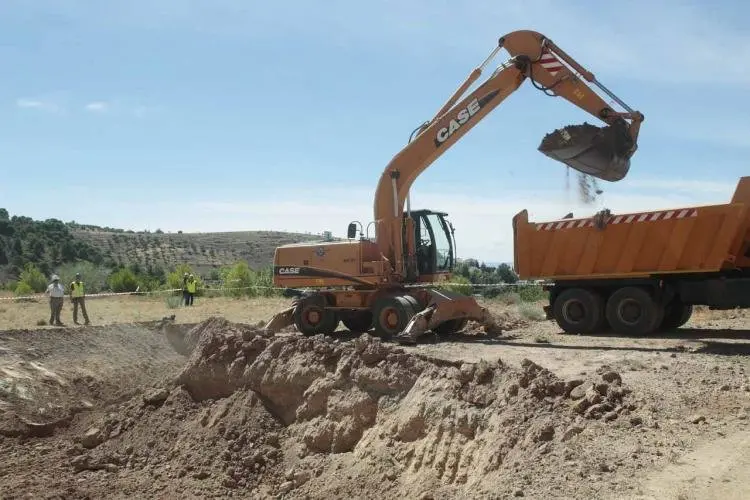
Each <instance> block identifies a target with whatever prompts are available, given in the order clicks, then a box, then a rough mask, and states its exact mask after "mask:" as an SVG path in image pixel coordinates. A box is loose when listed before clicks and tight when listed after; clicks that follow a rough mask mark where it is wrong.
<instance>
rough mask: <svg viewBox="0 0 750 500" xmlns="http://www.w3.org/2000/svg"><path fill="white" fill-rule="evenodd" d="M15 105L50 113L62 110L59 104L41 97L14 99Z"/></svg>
mask: <svg viewBox="0 0 750 500" xmlns="http://www.w3.org/2000/svg"><path fill="white" fill-rule="evenodd" d="M16 106H17V107H19V108H25V109H36V110H40V111H47V112H50V113H56V112H59V111H61V110H62V108H61V107H60V106H58V105H57V104H55V103H54V102H51V101H46V100H41V99H27V98H21V99H17V100H16Z"/></svg>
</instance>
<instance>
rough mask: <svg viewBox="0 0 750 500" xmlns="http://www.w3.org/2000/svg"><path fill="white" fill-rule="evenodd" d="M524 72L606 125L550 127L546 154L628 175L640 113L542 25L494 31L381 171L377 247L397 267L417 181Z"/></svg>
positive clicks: (590, 169)
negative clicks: (468, 69) (497, 60)
mask: <svg viewBox="0 0 750 500" xmlns="http://www.w3.org/2000/svg"><path fill="white" fill-rule="evenodd" d="M500 49H506V50H507V51H508V53H509V54H510V55H511V59H510V60H509V61H507V62H505V63H504V64H502V65H501V66H500V67H499V68H497V70H495V71H494V72H493V74H492V75H491V76H490V77H489V78H488V79H487V80H485V81H484V82H483V83H482V84H480V85H479V86H478V87H477V88H476V89H475V90H473V91H472V92H471V93H469V95H467V96H466V97H463V99H461V97H462V96H463V95H464V94H465V93H466V91H467V90H468V89H469V88H470V87H471V85H472V84H473V83H475V82H476V81H477V80H478V79H479V77H480V76H481V74H482V72H483V70H484V68H485V67H486V66H487V65H488V64H489V63H490V61H491V60H492V59H493V58H494V57H495V56H496V55H497V53H498V52H499V51H500ZM527 79H528V80H530V81H531V83H532V85H533V86H534V87H535V88H537V89H538V90H540V91H542V92H544V93H545V94H547V95H549V96H558V97H562V98H564V99H566V100H567V101H569V102H570V103H572V104H574V105H575V106H577V107H579V108H581V109H582V110H584V111H586V112H587V113H589V114H590V115H591V116H593V117H595V118H597V119H599V120H601V121H603V122H604V127H597V126H595V125H590V124H588V123H584V124H583V125H574V126H567V127H564V128H561V129H558V130H555V131H554V132H552V133H550V134H547V136H546V137H545V138H544V139H543V140H542V142H541V144H540V146H539V150H540V151H541V152H542V153H543V154H545V155H546V156H548V157H550V158H552V159H554V160H557V161H560V162H562V163H564V164H565V165H567V166H569V167H571V168H574V169H575V170H578V171H580V172H583V173H585V174H588V175H591V176H593V177H596V178H599V179H603V180H606V181H611V182H615V181H618V180H621V179H622V178H624V177H625V176H626V175H627V173H628V171H629V168H630V158H631V156H632V155H633V153H635V151H636V149H637V139H638V133H639V130H640V123H641V122H642V121H643V115H642V114H641V113H639V112H637V111H633V110H632V109H631V108H630V107H629V106H627V105H626V104H625V103H624V102H623V101H622V100H621V99H619V98H618V97H617V96H616V95H614V94H613V93H612V92H610V91H609V90H608V89H607V88H606V87H604V85H602V84H600V83H599V82H598V81H597V80H596V78H595V77H594V75H593V74H592V73H591V72H589V71H588V70H586V69H585V68H584V67H583V66H581V65H580V64H579V63H578V62H577V61H575V60H574V59H573V58H572V57H570V56H569V55H568V54H567V53H566V52H565V51H563V50H562V49H560V48H559V47H558V46H557V45H556V44H554V43H553V42H552V41H550V40H549V39H548V38H547V37H545V36H544V35H542V34H541V33H537V32H535V31H529V30H520V31H514V32H512V33H509V34H507V35H505V36H504V37H501V38H500V39H499V43H498V46H497V47H495V49H494V50H493V51H492V53H491V54H490V55H489V57H487V58H486V59H485V60H484V62H483V63H482V64H481V65H480V66H479V67H477V68H476V69H475V70H474V71H472V73H471V74H470V75H469V77H468V78H467V79H466V81H465V82H463V83H462V84H461V85H460V86H459V88H458V89H457V90H456V91H455V92H454V93H453V95H452V96H451V97H450V98H449V99H448V100H447V102H446V103H445V104H444V105H443V106H442V107H441V108H440V110H439V111H438V113H437V114H436V115H435V117H434V118H433V119H432V120H430V121H428V122H425V123H424V124H423V125H422V126H421V127H420V128H419V129H418V131H417V133H416V137H415V138H413V140H411V141H410V142H409V144H407V145H406V146H405V147H404V148H403V149H402V150H401V151H400V152H399V153H397V154H396V155H395V156H394V157H393V159H392V160H391V162H390V163H389V164H388V166H387V167H386V168H385V170H384V172H383V174H382V176H381V178H380V181H379V183H378V187H377V191H376V194H375V201H374V215H375V221H376V224H377V226H376V237H377V243H378V248H379V250H380V253H381V254H382V255H384V256H386V257H387V258H388V260H389V261H390V262H391V263H393V265H394V272H395V274H396V275H402V274H403V273H405V271H404V255H403V251H402V250H401V249H402V248H403V238H402V215H401V214H402V213H403V210H404V203H405V200H406V198H407V196H408V193H409V189H410V188H411V186H412V184H413V183H414V181H415V180H416V179H417V177H418V176H419V175H420V174H421V173H422V172H423V171H424V170H426V169H427V168H428V167H429V166H430V165H431V164H432V163H433V162H434V161H435V160H436V159H437V158H438V157H440V156H441V155H442V154H443V153H445V152H446V151H447V150H448V149H449V148H450V147H451V146H453V144H455V143H456V142H457V141H458V140H459V139H461V137H463V136H464V135H465V134H466V133H468V131H469V130H471V129H472V128H473V127H474V126H475V125H477V124H478V123H479V122H480V121H481V120H482V118H484V117H485V116H486V115H487V114H489V113H490V112H491V111H492V110H493V109H495V108H496V107H497V106H498V105H499V104H500V103H502V102H503V100H504V99H506V98H507V97H508V96H509V95H510V94H512V93H513V92H515V91H516V90H517V89H518V88H519V87H520V86H521V85H522V84H523V83H524V82H525V81H526V80H527ZM591 86H593V87H596V88H598V89H599V90H600V91H601V92H603V93H605V94H606V95H607V96H608V97H609V98H610V99H612V100H613V101H614V102H615V103H617V104H619V105H620V106H621V107H622V111H615V110H614V109H612V107H610V106H609V105H608V104H607V103H606V102H605V101H604V99H602V97H600V96H599V95H598V94H597V93H596V92H595V91H594V90H593V89H592V88H591ZM459 99H461V100H460V101H459Z"/></svg>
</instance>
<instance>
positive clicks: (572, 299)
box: [552, 288, 605, 334]
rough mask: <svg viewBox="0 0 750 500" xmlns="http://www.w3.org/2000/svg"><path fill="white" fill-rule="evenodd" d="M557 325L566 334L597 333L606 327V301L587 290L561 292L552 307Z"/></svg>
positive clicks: (571, 289) (578, 289)
mask: <svg viewBox="0 0 750 500" xmlns="http://www.w3.org/2000/svg"><path fill="white" fill-rule="evenodd" d="M552 311H553V313H552V315H553V317H554V318H555V321H556V322H557V325H558V326H559V327H560V328H562V329H563V331H565V332H566V333H582V334H589V333H596V332H597V331H598V330H601V329H602V328H603V327H604V325H605V320H604V300H603V299H602V297H601V295H599V294H598V293H596V292H594V291H592V290H587V289H585V288H568V289H566V290H563V291H562V292H560V294H559V295H558V296H557V297H556V298H555V302H554V303H553V305H552Z"/></svg>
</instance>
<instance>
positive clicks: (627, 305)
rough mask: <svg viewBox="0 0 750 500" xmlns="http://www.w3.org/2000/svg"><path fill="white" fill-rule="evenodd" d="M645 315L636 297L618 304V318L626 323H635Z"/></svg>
mask: <svg viewBox="0 0 750 500" xmlns="http://www.w3.org/2000/svg"><path fill="white" fill-rule="evenodd" d="M641 316H643V308H642V307H641V304H640V303H639V302H638V301H637V300H635V299H625V300H622V301H620V303H619V304H618V306H617V319H618V320H620V321H621V322H622V323H625V324H626V325H635V324H636V323H638V321H639V320H640V319H641Z"/></svg>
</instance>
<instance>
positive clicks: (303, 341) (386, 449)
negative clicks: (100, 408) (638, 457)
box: [0, 318, 635, 498]
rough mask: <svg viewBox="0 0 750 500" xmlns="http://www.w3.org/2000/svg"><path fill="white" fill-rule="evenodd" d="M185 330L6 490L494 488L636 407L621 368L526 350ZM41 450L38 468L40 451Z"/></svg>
mask: <svg viewBox="0 0 750 500" xmlns="http://www.w3.org/2000/svg"><path fill="white" fill-rule="evenodd" d="M171 335H172V336H175V335H176V333H175V332H174V331H173V332H172V334H171ZM183 338H184V340H185V342H184V347H185V348H186V349H187V350H188V351H190V354H189V357H188V358H187V361H186V363H185V364H184V366H183V368H182V369H181V370H180V372H179V373H178V374H177V375H176V376H175V377H174V378H173V379H172V380H171V381H170V382H169V383H165V384H161V385H159V384H157V385H155V386H154V387H152V388H151V389H150V390H147V391H145V392H144V393H142V394H139V395H138V396H136V397H133V398H131V399H129V400H128V401H126V402H123V403H120V404H117V405H114V406H112V407H110V408H108V409H106V411H104V412H101V413H99V414H92V415H91V417H92V418H90V419H89V420H87V421H82V422H80V423H79V424H78V426H77V427H74V432H73V431H71V432H69V434H68V435H65V436H64V441H63V443H64V444H60V445H59V446H58V447H57V450H56V453H59V454H61V455H63V456H64V459H63V460H61V462H60V463H59V465H57V466H53V467H51V468H50V467H48V468H47V470H45V471H44V472H41V473H40V474H39V476H38V478H37V479H36V482H35V481H34V480H29V479H28V478H26V479H24V480H23V481H20V480H19V481H20V483H18V482H15V481H13V479H12V475H6V477H5V478H3V480H5V479H8V480H9V481H6V482H5V486H2V487H0V489H4V490H5V491H8V490H7V488H13V492H14V493H21V492H27V491H28V492H34V491H45V492H53V493H55V492H56V493H64V494H65V496H68V497H85V496H87V495H95V496H96V495H97V494H106V492H107V491H111V490H112V488H116V489H117V490H118V491H119V492H121V493H122V494H131V495H146V496H152V495H158V496H164V495H166V496H172V495H176V496H179V497H181V498H183V497H188V498H190V497H198V496H204V495H219V496H245V497H246V496H247V495H248V494H250V492H252V495H253V496H254V497H260V498H266V497H274V496H275V495H279V494H283V495H285V496H286V497H292V498H296V497H299V498H306V497H307V498H311V497H314V498H320V497H325V496H328V497H343V496H346V497H352V496H353V497H357V498H382V497H383V496H384V495H385V496H408V497H410V498H411V497H414V498H420V497H422V498H431V495H446V496H449V497H462V496H463V497H466V495H470V496H471V497H472V498H482V497H487V498H494V497H496V496H497V495H498V494H500V493H502V492H506V493H507V494H511V493H512V492H513V491H515V489H516V488H517V487H518V486H519V485H520V484H522V483H523V481H524V480H523V478H522V477H520V476H519V475H518V474H517V470H519V468H520V469H522V468H523V467H524V464H529V465H532V464H537V463H538V462H540V461H542V462H543V461H545V460H549V461H551V462H554V460H557V459H558V458H559V457H558V454H557V453H554V450H555V449H556V448H558V447H561V446H563V447H564V446H565V443H566V442H567V441H568V440H570V439H573V438H574V437H575V436H576V435H577V434H578V433H579V432H581V431H582V430H583V428H584V426H585V422H586V421H598V422H601V423H605V424H606V423H607V422H611V421H613V420H615V419H618V418H622V417H623V416H624V415H627V414H628V413H630V412H631V411H633V410H634V409H635V405H634V404H633V403H632V402H630V397H629V393H630V391H629V390H628V389H627V388H626V387H624V386H623V385H622V381H621V379H620V376H619V375H618V374H617V373H614V372H606V371H601V372H600V373H599V374H595V375H594V376H593V378H591V379H588V380H586V379H577V380H562V379H559V378H558V377H556V376H555V375H554V374H552V373H550V372H549V371H547V370H546V369H544V368H543V367H541V366H538V365H536V364H535V363H533V362H531V361H528V360H525V361H524V362H523V363H522V366H521V367H520V368H515V367H511V366H509V365H506V364H505V363H503V362H502V360H497V361H494V362H484V361H483V362H480V363H478V364H470V363H460V362H448V361H443V360H439V359H434V358H430V357H425V356H421V355H418V354H414V353H411V352H409V350H404V349H400V348H396V347H393V346H390V345H387V344H384V343H382V342H381V341H380V340H379V339H376V338H372V337H370V336H368V335H363V336H361V337H359V338H357V339H355V340H354V341H352V342H339V341H337V340H335V339H333V338H330V337H323V336H319V337H312V338H308V337H302V336H298V335H289V336H276V337H274V336H266V335H265V334H263V333H262V332H261V331H259V330H256V329H255V328H253V327H250V326H245V325H236V324H232V323H229V322H227V321H225V320H223V319H218V318H212V319H210V320H207V321H205V322H203V323H202V324H200V325H197V326H196V327H195V328H193V329H192V330H191V331H190V332H188V333H187V334H186V335H185V336H184V337H183ZM173 341H174V339H173ZM84 423H85V425H83V424H84ZM52 452H53V451H51V450H48V451H47V453H52ZM33 456H34V455H33V454H32V458H29V457H25V460H27V461H26V466H27V467H28V466H34V463H36V462H34V460H36V459H38V460H44V458H43V457H37V458H36V459H34V458H33ZM20 463H22V461H21V462H20ZM2 474H3V473H2V471H0V476H1V475H2ZM0 482H3V481H0ZM425 495H427V496H425Z"/></svg>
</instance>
